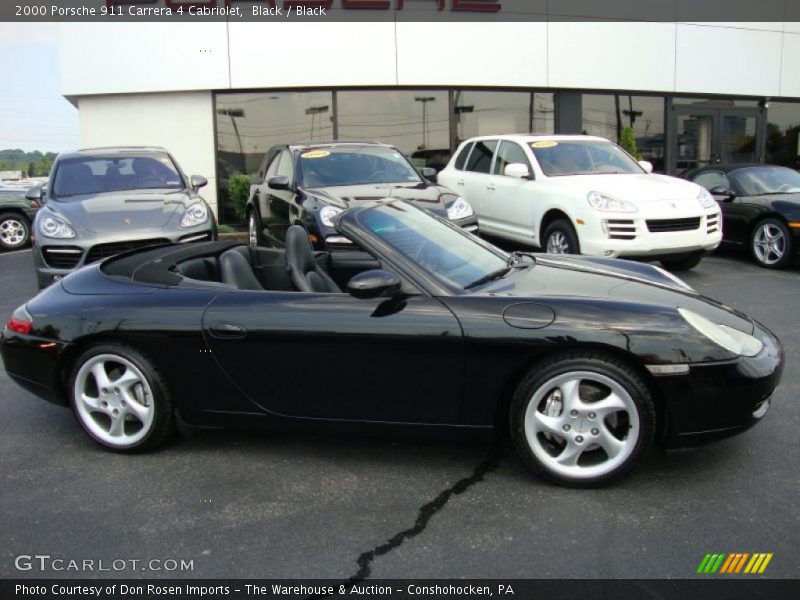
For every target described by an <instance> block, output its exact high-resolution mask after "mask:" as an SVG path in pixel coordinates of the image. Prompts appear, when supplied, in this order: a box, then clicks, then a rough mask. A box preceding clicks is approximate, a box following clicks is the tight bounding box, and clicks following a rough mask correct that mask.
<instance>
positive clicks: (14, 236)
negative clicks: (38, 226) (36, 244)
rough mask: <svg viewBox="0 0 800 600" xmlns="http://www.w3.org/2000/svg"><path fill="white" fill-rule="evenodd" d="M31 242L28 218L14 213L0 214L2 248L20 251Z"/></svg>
mask: <svg viewBox="0 0 800 600" xmlns="http://www.w3.org/2000/svg"><path fill="white" fill-rule="evenodd" d="M20 235H21V237H20ZM30 241H31V226H30V224H29V223H28V219H27V218H25V217H24V216H22V215H20V214H18V213H14V212H5V213H0V248H3V249H4V250H19V249H20V248H25V247H26V246H27V245H28V244H29V243H30Z"/></svg>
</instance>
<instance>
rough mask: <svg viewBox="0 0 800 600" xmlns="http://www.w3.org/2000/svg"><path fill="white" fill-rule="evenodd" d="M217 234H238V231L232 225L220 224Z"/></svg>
mask: <svg viewBox="0 0 800 600" xmlns="http://www.w3.org/2000/svg"><path fill="white" fill-rule="evenodd" d="M217 233H236V230H235V229H234V228H233V227H231V226H230V225H225V223H220V224H219V225H217Z"/></svg>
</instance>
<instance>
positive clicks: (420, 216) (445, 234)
mask: <svg viewBox="0 0 800 600" xmlns="http://www.w3.org/2000/svg"><path fill="white" fill-rule="evenodd" d="M357 219H358V222H359V224H360V225H361V226H362V227H364V228H365V229H367V230H368V231H370V232H372V233H373V234H374V235H375V236H377V237H378V238H380V239H381V241H383V242H384V243H386V244H388V245H389V246H391V247H392V248H394V249H395V250H396V251H397V252H399V253H400V254H402V255H404V256H406V257H407V258H409V259H411V260H412V261H414V262H415V263H417V264H418V265H420V266H421V267H422V268H424V269H425V270H426V271H428V272H429V273H432V274H433V275H435V276H436V277H438V278H439V279H441V280H442V281H444V282H445V283H447V284H450V285H452V286H456V287H459V288H464V287H466V286H468V285H469V284H470V283H472V282H474V281H476V280H478V279H480V278H482V277H485V276H487V275H489V274H491V273H494V272H496V271H498V270H500V269H503V268H505V267H506V265H507V261H508V257H507V256H504V255H503V254H502V252H500V251H499V250H496V249H492V248H491V247H489V246H488V245H484V244H483V243H481V242H479V241H477V240H475V239H474V238H472V237H471V236H469V235H468V234H466V233H462V232H461V231H460V230H457V229H455V228H453V227H451V226H449V225H445V224H444V223H442V222H441V221H439V220H438V219H436V218H434V217H432V216H431V215H429V214H428V213H426V212H424V211H422V210H420V209H419V208H416V207H414V206H411V205H410V204H407V203H405V202H402V201H398V202H391V203H388V204H380V205H378V206H375V207H373V208H369V209H367V210H365V211H363V212H360V213H359V215H358V217H357Z"/></svg>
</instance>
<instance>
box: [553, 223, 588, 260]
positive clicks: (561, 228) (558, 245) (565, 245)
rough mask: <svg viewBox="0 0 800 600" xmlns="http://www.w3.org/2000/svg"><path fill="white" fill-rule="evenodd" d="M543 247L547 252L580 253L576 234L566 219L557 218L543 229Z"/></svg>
mask: <svg viewBox="0 0 800 600" xmlns="http://www.w3.org/2000/svg"><path fill="white" fill-rule="evenodd" d="M544 249H545V251H546V252H547V253H548V254H580V253H581V248H580V244H579V243H578V234H577V233H575V229H574V228H573V227H572V224H571V223H570V222H569V221H567V220H566V219H557V220H555V221H553V222H552V223H550V225H548V226H547V229H545V231H544Z"/></svg>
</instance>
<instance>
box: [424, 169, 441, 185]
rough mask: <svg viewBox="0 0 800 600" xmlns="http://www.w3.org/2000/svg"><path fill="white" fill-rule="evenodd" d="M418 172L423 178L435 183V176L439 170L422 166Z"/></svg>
mask: <svg viewBox="0 0 800 600" xmlns="http://www.w3.org/2000/svg"><path fill="white" fill-rule="evenodd" d="M420 173H422V176H423V177H424V178H425V179H427V180H428V181H432V182H434V183H436V176H437V175H439V172H438V171H437V170H436V169H434V168H433V167H422V169H420Z"/></svg>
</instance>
